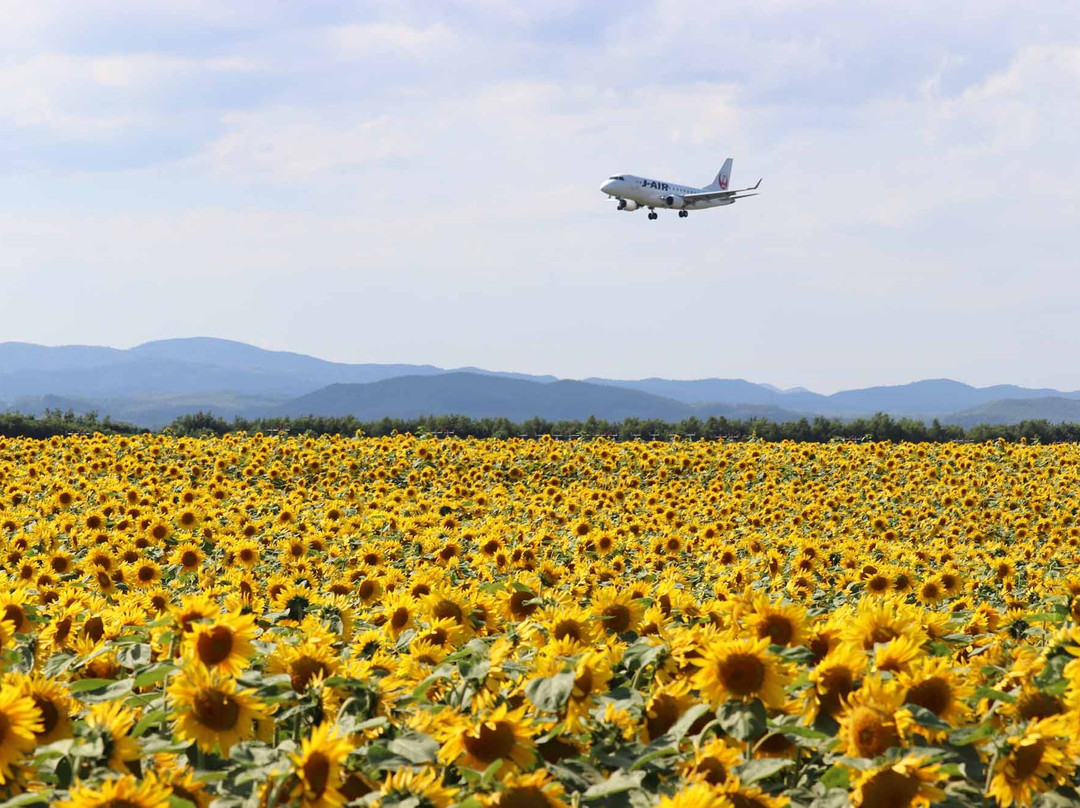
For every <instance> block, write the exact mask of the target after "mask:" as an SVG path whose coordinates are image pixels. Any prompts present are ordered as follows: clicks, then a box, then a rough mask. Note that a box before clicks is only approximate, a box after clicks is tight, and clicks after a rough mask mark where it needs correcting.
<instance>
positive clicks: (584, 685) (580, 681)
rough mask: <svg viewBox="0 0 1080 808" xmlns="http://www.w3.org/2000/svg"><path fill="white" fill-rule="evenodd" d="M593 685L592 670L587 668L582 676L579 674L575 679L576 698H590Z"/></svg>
mask: <svg viewBox="0 0 1080 808" xmlns="http://www.w3.org/2000/svg"><path fill="white" fill-rule="evenodd" d="M592 687H593V675H592V671H591V670H589V669H588V668H586V669H585V670H583V671H582V672H581V676H578V677H576V678H575V679H574V698H577V699H584V698H588V696H589V694H590V693H592Z"/></svg>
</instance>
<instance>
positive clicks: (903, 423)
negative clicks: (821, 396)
mask: <svg viewBox="0 0 1080 808" xmlns="http://www.w3.org/2000/svg"><path fill="white" fill-rule="evenodd" d="M155 431H156V432H160V433H164V434H171V435H177V436H187V437H208V436H220V435H224V434H226V433H230V432H246V433H248V434H254V433H256V432H262V433H263V434H269V435H285V434H288V435H356V434H363V435H368V436H372V437H383V436H387V435H392V434H394V433H398V434H404V433H412V434H414V435H431V436H436V437H458V438H467V437H474V438H497V439H506V438H538V437H541V436H544V435H550V436H552V437H554V438H556V439H565V440H573V439H582V438H596V437H608V438H611V439H613V440H621V441H626V440H645V441H649V440H663V441H667V440H671V439H672V438H674V437H676V436H678V437H679V438H681V439H683V440H703V439H704V440H716V439H718V438H722V439H725V440H765V441H782V440H796V441H805V442H811V443H828V442H830V441H844V440H846V441H893V442H900V441H909V442H912V443H925V442H928V441H933V442H945V441H964V442H975V443H982V442H985V441H988V440H998V439H1003V440H1006V441H1009V442H1017V441H1020V440H1026V441H1027V442H1029V443H1034V442H1039V443H1077V442H1080V424H1066V423H1062V424H1052V423H1050V422H1049V421H1046V420H1036V421H1023V422H1021V423H1019V424H979V425H977V426H972V427H968V428H967V429H965V428H964V427H961V426H958V425H956V424H942V423H941V422H940V421H938V420H936V419H935V420H934V421H932V422H931V423H929V424H927V423H925V422H923V421H919V420H916V419H913V418H893V417H891V416H889V415H886V414H884V413H878V414H877V415H875V416H873V417H871V418H855V419H852V420H844V419H841V418H825V417H821V416H819V417H815V418H812V419H808V418H800V419H799V420H796V421H786V422H783V423H780V422H777V421H768V420H765V419H763V418H753V419H746V420H738V419H731V418H724V417H722V416H716V417H710V418H705V419H701V418H693V417H691V418H687V419H685V420H682V421H679V422H678V423H672V422H667V421H660V420H656V419H641V418H627V419H625V420H622V421H605V420H602V419H599V418H588V419H586V420H584V421H577V420H572V421H549V420H546V419H543V418H530V419H529V420H527V421H523V422H520V423H515V422H513V421H510V420H508V419H506V418H468V417H466V416H463V415H437V416H426V417H421V418H383V419H381V420H379V421H360V420H359V419H357V418H354V417H353V416H348V415H347V416H340V417H331V416H321V415H309V416H305V417H301V418H241V417H237V418H234V419H232V420H231V421H230V420H227V419H225V418H222V417H220V416H216V415H213V414H212V413H208V412H196V413H192V414H190V415H183V416H181V417H179V418H177V419H176V420H174V421H173V422H172V423H170V424H169V425H168V426H166V427H164V428H163V429H161V430H149V429H143V428H140V427H137V426H135V425H133V424H128V423H124V422H120V421H113V420H111V419H110V418H109V417H108V416H106V417H104V418H101V417H99V416H98V414H97V413H96V412H88V413H75V412H73V411H71V410H68V411H66V412H63V411H60V410H46V411H45V412H44V414H43V415H40V416H35V415H26V414H22V413H0V435H2V436H10V437H27V438H49V437H53V436H56V435H69V434H92V433H94V432H100V433H102V434H106V435H133V434H138V433H148V432H155Z"/></svg>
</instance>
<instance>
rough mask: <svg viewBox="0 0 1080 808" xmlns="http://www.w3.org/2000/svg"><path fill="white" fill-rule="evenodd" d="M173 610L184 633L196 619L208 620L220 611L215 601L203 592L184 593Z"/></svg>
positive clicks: (191, 626) (192, 625)
mask: <svg viewBox="0 0 1080 808" xmlns="http://www.w3.org/2000/svg"><path fill="white" fill-rule="evenodd" d="M173 610H174V613H175V615H176V619H177V622H178V623H179V624H180V628H181V629H182V630H183V631H184V632H185V633H186V632H189V631H191V630H192V628H193V627H194V624H195V622H196V621H198V620H208V619H210V618H212V617H217V616H218V615H219V614H220V613H221V607H220V606H219V605H218V604H217V602H216V601H215V600H214V599H213V598H211V597H209V596H208V595H205V594H203V593H197V594H194V595H184V596H183V597H182V598H181V599H180V606H179V607H173Z"/></svg>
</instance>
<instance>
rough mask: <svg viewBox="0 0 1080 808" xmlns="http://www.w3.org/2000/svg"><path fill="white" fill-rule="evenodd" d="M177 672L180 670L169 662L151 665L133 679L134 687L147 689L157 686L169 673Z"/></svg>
mask: <svg viewBox="0 0 1080 808" xmlns="http://www.w3.org/2000/svg"><path fill="white" fill-rule="evenodd" d="M178 670H180V669H179V668H178V667H176V666H175V665H173V664H172V663H171V662H159V663H157V664H156V665H151V666H150V667H149V668H147V669H146V670H144V671H143V672H142V673H140V674H139V675H138V676H136V677H135V687H147V686H149V685H153V684H157V683H158V682H160V681H161V680H162V679H164V678H165V677H166V676H168V675H169V674H170V673H174V672H176V671H178Z"/></svg>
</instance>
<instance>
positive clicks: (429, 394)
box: [0, 337, 1080, 426]
mask: <svg viewBox="0 0 1080 808" xmlns="http://www.w3.org/2000/svg"><path fill="white" fill-rule="evenodd" d="M390 382H393V383H390ZM1009 401H1014V402H1018V403H1017V404H1016V405H1015V406H1012V407H1008V406H1005V405H1004V404H1001V403H1000V402H1009ZM1070 401H1078V402H1080V393H1078V392H1061V391H1057V390H1051V389H1031V388H1024V387H1018V386H1015V385H995V386H992V387H981V388H980V387H972V386H971V385H967V384H963V383H961V382H956V381H952V380H950V379H929V380H924V381H918V382H913V383H911V384H903V385H891V386H879V387H868V388H864V389H859V390H845V391H842V392H839V393H833V394H832V395H822V394H819V393H814V392H811V391H809V390H806V389H804V388H793V389H789V390H780V389H778V388H777V387H774V386H772V385H769V384H757V383H754V382H749V381H746V380H745V379H720V378H709V379H697V380H673V379H662V378H655V377H654V378H648V379H637V380H620V379H606V378H589V379H585V380H584V381H568V380H559V379H557V378H556V377H555V376H550V375H539V376H538V375H531V374H525V373H515V372H502V371H489V370H484V369H481V368H474V367H467V368H457V369H449V370H447V369H444V368H439V367H436V366H434V365H411V364H378V363H363V364H349V363H344V362H328V361H326V360H323V359H317V358H315V357H312V356H306V355H304V354H299V353H291V352H287V351H268V350H264V349H262V348H257V347H255V346H253V345H248V344H246V343H243V342H235V341H232V340H223V339H214V338H210V337H197V338H191V339H170V340H159V341H155V342H147V343H144V344H142V345H138V346H136V347H134V348H130V349H126V350H123V349H117V348H104V347H96V346H87V345H68V346H60V347H47V346H43V345H34V344H31V343H24V342H7V343H0V407H8V408H12V407H16V408H19V409H25V410H26V411H40V410H41V409H43V408H44V407H53V406H64V407H65V408H66V407H71V408H73V409H77V410H85V409H96V410H98V412H99V413H101V414H102V415H105V414H108V415H111V416H113V417H116V418H120V417H123V418H126V419H128V420H132V421H135V422H136V423H140V424H144V425H147V426H159V425H160V424H161V423H164V422H166V421H168V420H171V419H172V418H173V417H175V416H176V415H178V414H181V413H183V412H191V411H194V410H196V409H203V410H211V411H214V412H217V413H220V414H225V415H260V414H268V413H271V412H279V413H285V412H289V413H303V414H308V413H318V414H341V413H344V412H346V411H348V412H351V413H352V414H354V415H357V416H358V417H359V416H360V414H361V413H364V414H365V417H367V416H368V415H370V416H371V417H382V416H384V415H388V416H397V417H404V416H405V415H406V414H414V415H415V414H444V413H455V414H463V415H466V414H467V415H477V416H479V415H482V414H486V415H492V416H496V415H501V416H503V417H508V418H509V417H512V416H518V415H522V414H523V413H527V414H525V415H524V416H523V417H525V418H528V417H531V416H533V415H541V416H543V417H545V418H586V417H588V416H589V415H595V416H597V417H600V418H605V419H608V420H617V419H619V418H622V417H630V416H633V417H642V418H664V419H671V420H679V419H681V418H685V417H689V416H690V415H697V416H699V417H707V416H708V415H724V416H726V417H729V418H768V419H771V420H789V419H792V418H799V417H808V418H810V417H814V416H815V415H825V416H830V417H842V418H853V417H857V416H863V415H872V414H874V413H876V412H886V413H889V414H890V415H893V416H903V417H913V418H920V419H926V420H928V419H930V418H941V419H942V420H949V419H950V418H954V417H955V418H958V419H962V420H963V421H964V422H965V423H967V422H969V421H970V420H971V419H972V418H976V419H977V418H981V417H986V418H1013V417H1019V416H1020V415H1022V414H1023V415H1025V417H1027V416H1030V417H1033V418H1039V417H1045V418H1048V419H1050V420H1053V419H1054V418H1055V417H1057V416H1058V415H1061V416H1066V415H1067V416H1069V417H1070V418H1071V417H1072V416H1071V413H1072V412H1073V410H1072V409H1071V408H1070V405H1068V404H1067V403H1063V402H1070ZM1019 402H1022V403H1019ZM990 405H993V406H990ZM374 413H377V415H373V414H374ZM1058 420H1060V418H1059V419H1058Z"/></svg>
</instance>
